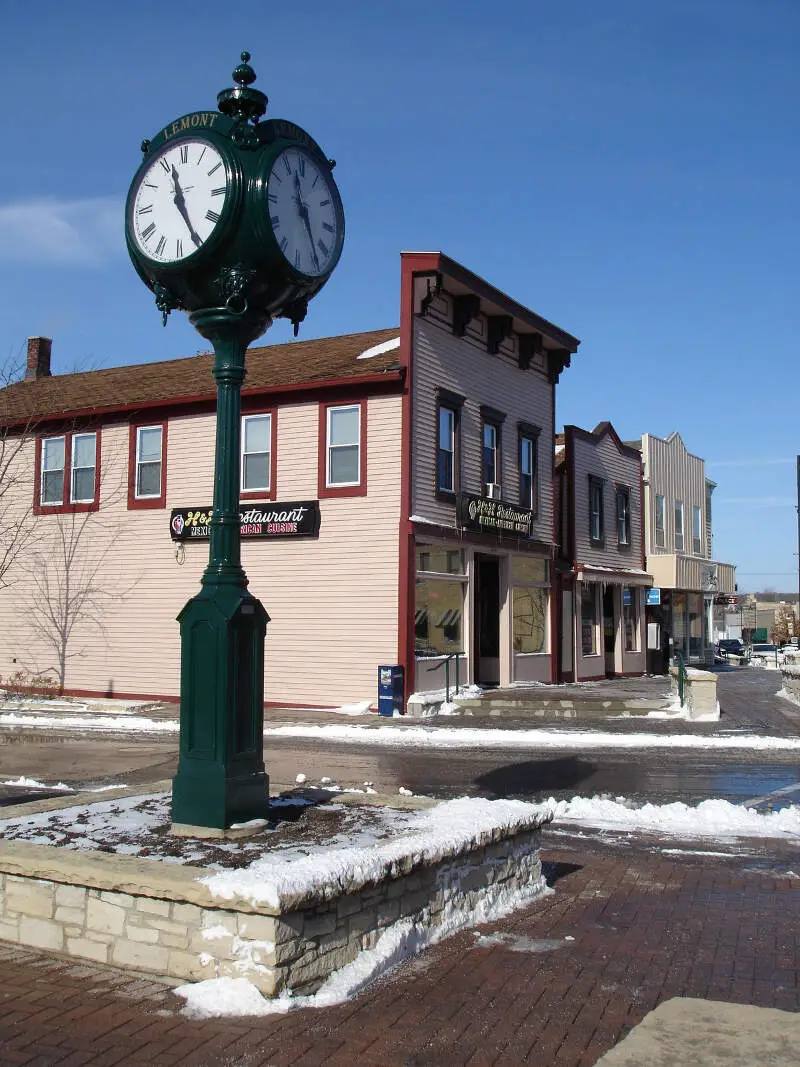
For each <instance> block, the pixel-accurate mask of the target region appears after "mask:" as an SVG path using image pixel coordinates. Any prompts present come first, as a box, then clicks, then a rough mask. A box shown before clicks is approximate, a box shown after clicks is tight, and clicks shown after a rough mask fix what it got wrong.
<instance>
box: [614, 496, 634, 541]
mask: <svg viewBox="0 0 800 1067" xmlns="http://www.w3.org/2000/svg"><path fill="white" fill-rule="evenodd" d="M617 543H618V544H620V545H629V544H630V543H631V493H630V489H627V488H624V487H620V488H619V489H617Z"/></svg>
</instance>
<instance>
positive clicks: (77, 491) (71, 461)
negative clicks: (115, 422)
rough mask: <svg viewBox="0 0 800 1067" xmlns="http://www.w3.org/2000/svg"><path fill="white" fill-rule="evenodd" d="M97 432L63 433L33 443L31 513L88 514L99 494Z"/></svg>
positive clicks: (97, 501) (96, 502)
mask: <svg viewBox="0 0 800 1067" xmlns="http://www.w3.org/2000/svg"><path fill="white" fill-rule="evenodd" d="M99 441H100V433H99V431H97V432H91V433H63V434H57V435H54V436H53V437H40V438H38V439H37V441H36V472H37V473H36V497H35V500H34V512H35V513H36V514H40V513H41V512H43V511H57V510H62V511H89V510H94V509H95V508H97V506H98V503H99V494H100V469H99V463H98V452H99V449H98V445H99Z"/></svg>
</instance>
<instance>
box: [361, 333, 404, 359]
mask: <svg viewBox="0 0 800 1067" xmlns="http://www.w3.org/2000/svg"><path fill="white" fill-rule="evenodd" d="M399 347H400V338H399V337H393V338H392V339H391V340H390V341H382V342H381V344H379V345H373V346H372V348H365V349H364V351H363V352H361V353H360V354H359V355H357V356H356V359H372V358H373V357H374V356H382V355H384V354H385V353H386V352H393V351H394V350H395V348H399Z"/></svg>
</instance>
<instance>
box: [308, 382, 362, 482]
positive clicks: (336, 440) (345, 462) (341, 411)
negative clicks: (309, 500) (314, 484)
mask: <svg viewBox="0 0 800 1067" xmlns="http://www.w3.org/2000/svg"><path fill="white" fill-rule="evenodd" d="M319 436H320V441H319V451H320V457H319V495H320V497H325V496H363V495H364V494H365V493H366V491H367V405H366V402H365V401H363V400H355V401H352V402H350V403H341V404H321V405H320V434H319Z"/></svg>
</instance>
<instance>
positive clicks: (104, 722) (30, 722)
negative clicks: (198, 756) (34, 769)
mask: <svg viewBox="0 0 800 1067" xmlns="http://www.w3.org/2000/svg"><path fill="white" fill-rule="evenodd" d="M0 726H25V727H27V728H28V729H31V728H33V729H52V727H54V726H60V727H64V726H69V727H73V726H78V727H80V728H81V729H82V730H113V731H114V732H115V733H116V732H118V731H120V730H124V731H131V732H132V733H135V732H140V733H159V734H176V733H178V731H179V730H180V723H179V722H178V721H177V720H172V719H162V720H156V719H148V718H147V717H146V716H144V715H135V714H134V715H131V716H130V717H129V718H123V717H121V716H120V715H36V714H35V713H34V711H33V709H31V712H30V713H29V714H23V715H20V714H18V713H17V712H13V711H12V712H2V713H0Z"/></svg>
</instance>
